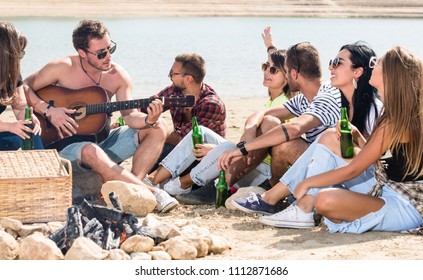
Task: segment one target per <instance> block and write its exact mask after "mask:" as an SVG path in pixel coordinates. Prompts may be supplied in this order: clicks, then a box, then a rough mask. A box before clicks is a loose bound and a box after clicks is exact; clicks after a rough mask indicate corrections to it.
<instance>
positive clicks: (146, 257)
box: [131, 252, 152, 261]
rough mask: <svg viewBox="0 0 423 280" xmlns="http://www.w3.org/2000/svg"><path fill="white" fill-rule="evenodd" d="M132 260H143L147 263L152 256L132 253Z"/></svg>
mask: <svg viewBox="0 0 423 280" xmlns="http://www.w3.org/2000/svg"><path fill="white" fill-rule="evenodd" d="M131 259H132V260H144V261H149V260H151V259H152V256H151V255H150V254H147V253H144V252H133V253H132V254H131Z"/></svg>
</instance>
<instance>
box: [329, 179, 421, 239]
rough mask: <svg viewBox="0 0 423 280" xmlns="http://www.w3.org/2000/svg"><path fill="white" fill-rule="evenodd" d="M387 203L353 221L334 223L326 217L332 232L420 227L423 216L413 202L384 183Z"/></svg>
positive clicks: (384, 198) (361, 231)
mask: <svg viewBox="0 0 423 280" xmlns="http://www.w3.org/2000/svg"><path fill="white" fill-rule="evenodd" d="M380 198H382V199H383V200H384V201H385V205H384V206H383V207H382V208H380V209H379V210H378V211H376V212H372V213H369V214H367V215H366V216H364V217H361V218H359V219H357V220H355V221H353V222H345V221H344V222H341V223H334V222H332V221H330V220H329V219H326V218H324V223H325V224H326V225H327V227H328V230H329V231H330V232H341V233H364V232H366V231H371V230H375V231H403V230H409V229H413V228H417V227H420V226H421V225H422V224H423V218H422V217H421V216H420V213H419V212H418V211H417V210H416V208H415V207H414V206H413V205H412V204H411V202H410V201H409V200H408V199H406V198H405V197H403V196H402V195H400V194H399V193H398V192H396V191H395V190H393V189H392V188H390V187H389V186H388V185H384V186H383V189H382V195H381V197H380Z"/></svg>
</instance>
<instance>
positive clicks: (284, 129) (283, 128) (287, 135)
mask: <svg viewBox="0 0 423 280" xmlns="http://www.w3.org/2000/svg"><path fill="white" fill-rule="evenodd" d="M280 126H281V127H282V131H283V133H284V134H285V138H286V142H288V141H289V134H288V131H287V130H286V127H285V125H284V124H281V125H280Z"/></svg>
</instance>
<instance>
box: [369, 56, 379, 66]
mask: <svg viewBox="0 0 423 280" xmlns="http://www.w3.org/2000/svg"><path fill="white" fill-rule="evenodd" d="M377 63H378V60H377V57H376V56H372V57H371V58H370V61H369V67H370V68H375V67H376V65H377Z"/></svg>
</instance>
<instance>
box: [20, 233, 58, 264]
mask: <svg viewBox="0 0 423 280" xmlns="http://www.w3.org/2000/svg"><path fill="white" fill-rule="evenodd" d="M63 258H64V257H63V254H62V252H61V251H60V249H59V248H58V247H57V246H56V243H54V242H53V241H52V240H50V239H48V238H47V237H45V236H44V235H42V234H41V233H39V232H36V233H34V234H32V235H30V236H28V237H26V238H24V239H23V240H22V242H21V243H20V248H19V259H21V260H63Z"/></svg>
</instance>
